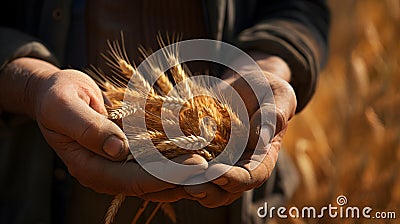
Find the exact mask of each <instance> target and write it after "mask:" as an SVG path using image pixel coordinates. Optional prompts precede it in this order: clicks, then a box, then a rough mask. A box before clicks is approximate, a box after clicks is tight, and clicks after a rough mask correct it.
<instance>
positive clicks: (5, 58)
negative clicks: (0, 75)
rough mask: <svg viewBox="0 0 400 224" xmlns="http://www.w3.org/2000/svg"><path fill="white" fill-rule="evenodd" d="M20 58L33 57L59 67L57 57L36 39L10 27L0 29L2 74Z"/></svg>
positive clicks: (0, 65)
mask: <svg viewBox="0 0 400 224" xmlns="http://www.w3.org/2000/svg"><path fill="white" fill-rule="evenodd" d="M19 57H32V58H38V59H41V60H45V61H48V62H50V63H52V64H55V65H58V61H57V60H56V58H55V56H54V55H53V54H52V53H51V52H50V51H49V50H48V49H47V48H46V47H45V45H44V44H42V43H40V41H39V40H37V39H36V38H34V37H32V36H30V35H28V34H25V33H23V32H21V31H18V30H14V29H12V28H8V27H0V72H1V70H2V69H3V68H4V66H5V65H6V64H7V63H8V62H10V61H11V60H13V59H16V58H19Z"/></svg>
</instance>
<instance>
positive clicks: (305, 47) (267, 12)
mask: <svg viewBox="0 0 400 224" xmlns="http://www.w3.org/2000/svg"><path fill="white" fill-rule="evenodd" d="M254 11H255V13H254V16H253V21H254V23H253V24H251V26H249V27H247V28H246V29H244V30H242V31H241V32H240V33H239V34H238V36H237V40H236V41H237V43H236V44H237V45H238V46H239V47H241V48H243V49H245V50H261V51H264V52H266V53H268V54H272V55H277V56H280V57H281V58H282V59H284V60H285V61H286V62H287V63H288V65H289V67H290V69H291V72H292V79H291V82H290V83H291V85H292V86H293V88H294V90H295V92H296V97H297V102H298V103H297V109H296V112H299V111H301V110H302V109H303V108H304V107H305V106H306V104H307V103H308V102H309V100H310V99H311V97H312V96H313V94H314V92H315V86H316V82H317V77H318V73H319V70H320V68H321V67H322V66H323V65H324V63H325V61H326V59H327V54H328V31H329V25H330V11H329V8H328V6H327V3H326V1H324V0H304V1H300V0H273V1H258V3H257V4H255V8H254Z"/></svg>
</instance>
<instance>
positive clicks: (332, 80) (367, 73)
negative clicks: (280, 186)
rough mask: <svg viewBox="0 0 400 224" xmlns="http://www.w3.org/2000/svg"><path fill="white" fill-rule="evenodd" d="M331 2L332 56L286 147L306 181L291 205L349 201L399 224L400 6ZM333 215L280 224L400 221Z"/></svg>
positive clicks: (392, 0) (393, 0)
mask: <svg viewBox="0 0 400 224" xmlns="http://www.w3.org/2000/svg"><path fill="white" fill-rule="evenodd" d="M329 2H330V6H331V9H332V27H331V38H330V58H329V61H328V63H327V65H326V67H325V69H324V70H323V72H322V73H321V76H320V80H319V84H318V88H317V91H316V93H315V96H314V98H313V100H312V101H311V102H310V104H309V105H308V107H307V108H306V109H305V110H304V111H303V112H301V113H300V114H299V115H298V116H296V117H295V118H294V119H293V120H292V121H291V123H290V126H289V130H288V132H287V134H286V138H285V142H284V148H285V149H286V150H287V151H288V152H289V153H290V155H291V157H292V158H293V160H294V161H295V163H296V165H297V167H298V168H299V173H300V176H301V180H302V182H301V186H300V188H299V189H298V191H297V193H296V195H295V197H294V198H293V199H292V200H291V201H290V203H289V204H288V207H289V206H296V207H300V208H301V206H316V207H317V208H318V207H321V206H326V205H328V204H329V203H331V204H332V205H337V204H336V198H337V197H338V196H339V195H345V196H346V197H347V199H348V204H347V205H348V206H360V207H363V206H370V207H372V208H373V211H396V213H397V214H396V216H397V220H399V219H400V76H399V72H400V62H399V60H400V47H399V46H400V41H399V40H400V3H399V0H358V1H354V0H353V1H334V0H331V1H329ZM371 214H373V213H371ZM326 216H327V215H326ZM326 216H325V217H324V218H323V219H322V220H321V219H288V220H282V219H275V220H274V221H273V222H276V223H281V222H283V221H285V222H290V223H321V222H324V223H326V222H329V223H398V222H396V220H387V219H386V220H385V219H381V220H376V219H375V220H372V219H370V220H363V219H338V218H337V219H332V218H329V217H326Z"/></svg>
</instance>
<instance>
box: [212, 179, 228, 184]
mask: <svg viewBox="0 0 400 224" xmlns="http://www.w3.org/2000/svg"><path fill="white" fill-rule="evenodd" d="M213 182H214V183H215V184H218V185H225V184H227V183H228V179H226V178H225V177H221V178H218V179H216V180H214V181H213Z"/></svg>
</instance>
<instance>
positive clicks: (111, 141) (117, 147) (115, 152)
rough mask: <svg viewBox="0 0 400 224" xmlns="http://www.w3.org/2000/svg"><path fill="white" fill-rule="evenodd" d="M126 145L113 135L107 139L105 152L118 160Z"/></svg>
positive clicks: (104, 146) (104, 147)
mask: <svg viewBox="0 0 400 224" xmlns="http://www.w3.org/2000/svg"><path fill="white" fill-rule="evenodd" d="M124 147H125V143H124V141H122V140H121V139H120V138H118V137H117V136H115V135H111V136H110V137H108V138H107V139H106V141H105V142H104V145H103V150H104V152H105V153H107V155H109V156H111V157H114V158H117V157H118V156H119V155H120V154H121V153H122V152H123V151H124Z"/></svg>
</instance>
